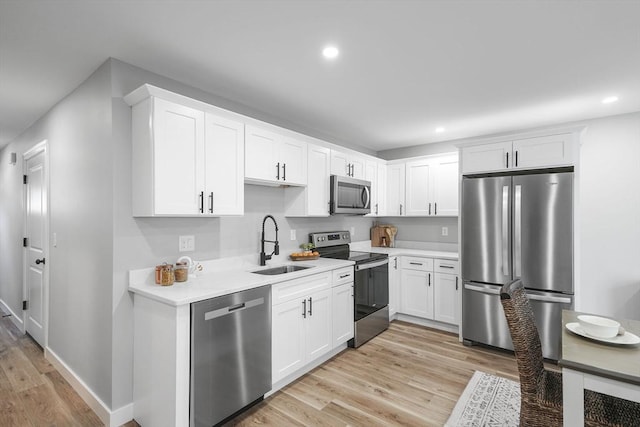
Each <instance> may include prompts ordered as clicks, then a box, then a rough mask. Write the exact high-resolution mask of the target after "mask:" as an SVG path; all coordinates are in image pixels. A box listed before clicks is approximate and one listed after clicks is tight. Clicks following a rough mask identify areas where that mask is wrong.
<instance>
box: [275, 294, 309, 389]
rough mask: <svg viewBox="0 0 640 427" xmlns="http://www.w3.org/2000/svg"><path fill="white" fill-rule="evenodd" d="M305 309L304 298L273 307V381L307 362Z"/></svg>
mask: <svg viewBox="0 0 640 427" xmlns="http://www.w3.org/2000/svg"><path fill="white" fill-rule="evenodd" d="M303 309H306V307H305V305H304V304H303V300H302V299H294V300H291V301H288V302H285V303H282V304H278V305H275V306H273V307H272V314H271V317H272V327H271V333H272V346H273V348H272V376H273V378H272V382H273V383H276V382H277V381H279V380H281V379H282V378H284V377H286V376H287V375H289V374H291V373H293V372H295V371H296V370H298V369H300V368H301V367H302V366H304V364H305V362H306V350H305V323H306V322H305V320H306V319H305V318H304V317H303ZM305 315H306V311H305Z"/></svg>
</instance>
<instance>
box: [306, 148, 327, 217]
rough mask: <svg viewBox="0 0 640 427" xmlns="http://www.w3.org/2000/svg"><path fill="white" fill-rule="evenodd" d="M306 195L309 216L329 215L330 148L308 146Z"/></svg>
mask: <svg viewBox="0 0 640 427" xmlns="http://www.w3.org/2000/svg"><path fill="white" fill-rule="evenodd" d="M308 150H309V152H308V166H307V169H308V171H309V174H308V176H307V191H308V194H307V197H308V212H307V214H308V215H310V216H327V215H329V176H330V174H331V173H330V166H331V150H329V149H328V148H325V147H320V146H317V145H311V144H309V146H308Z"/></svg>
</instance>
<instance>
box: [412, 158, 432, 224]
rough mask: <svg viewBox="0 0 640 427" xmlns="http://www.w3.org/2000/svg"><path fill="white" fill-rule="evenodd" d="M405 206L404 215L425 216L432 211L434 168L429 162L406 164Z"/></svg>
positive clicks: (418, 161) (420, 161)
mask: <svg viewBox="0 0 640 427" xmlns="http://www.w3.org/2000/svg"><path fill="white" fill-rule="evenodd" d="M405 167H406V174H407V175H406V180H407V181H406V204H407V209H406V212H405V215H410V216H427V215H431V214H432V209H433V206H432V205H433V194H432V193H433V182H432V181H433V175H434V166H433V164H432V162H431V161H430V160H424V159H423V160H417V161H413V162H407V163H406V166H405Z"/></svg>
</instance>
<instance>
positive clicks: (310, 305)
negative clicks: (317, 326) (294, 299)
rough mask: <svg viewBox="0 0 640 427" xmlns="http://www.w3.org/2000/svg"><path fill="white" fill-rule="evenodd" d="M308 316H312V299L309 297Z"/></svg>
mask: <svg viewBox="0 0 640 427" xmlns="http://www.w3.org/2000/svg"><path fill="white" fill-rule="evenodd" d="M309 316H313V299H312V298H311V297H309Z"/></svg>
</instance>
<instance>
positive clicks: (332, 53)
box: [322, 46, 340, 59]
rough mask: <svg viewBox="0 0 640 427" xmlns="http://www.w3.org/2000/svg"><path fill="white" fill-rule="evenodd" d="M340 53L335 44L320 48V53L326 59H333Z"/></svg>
mask: <svg viewBox="0 0 640 427" xmlns="http://www.w3.org/2000/svg"><path fill="white" fill-rule="evenodd" d="M339 54H340V51H339V50H338V48H337V47H335V46H327V47H325V48H324V49H322V55H323V56H324V57H325V58H327V59H335V58H337V57H338V55H339Z"/></svg>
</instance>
